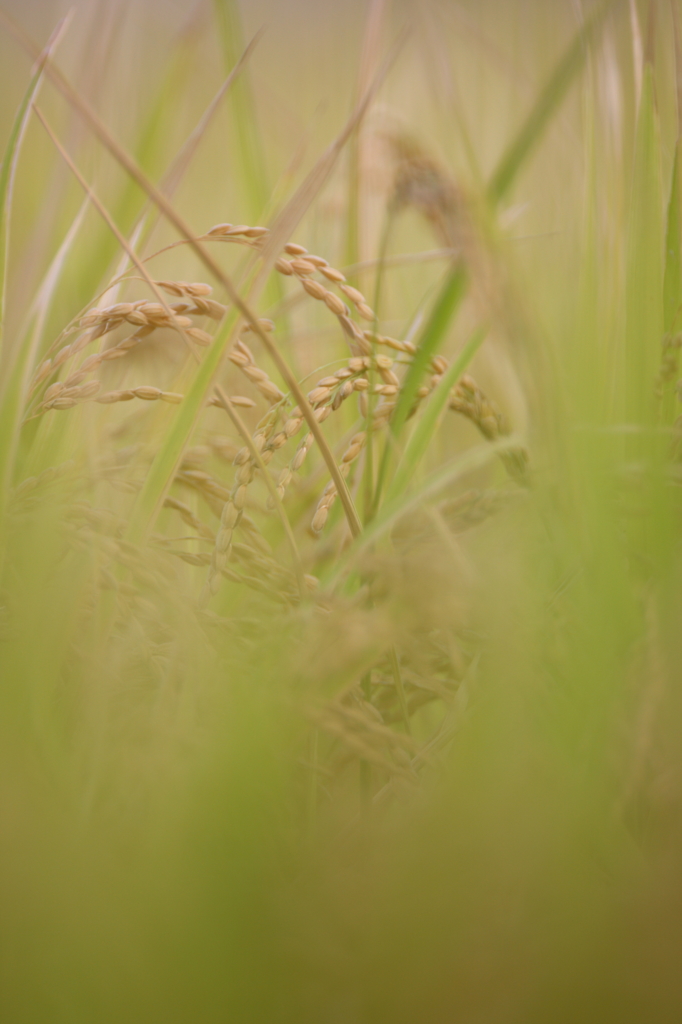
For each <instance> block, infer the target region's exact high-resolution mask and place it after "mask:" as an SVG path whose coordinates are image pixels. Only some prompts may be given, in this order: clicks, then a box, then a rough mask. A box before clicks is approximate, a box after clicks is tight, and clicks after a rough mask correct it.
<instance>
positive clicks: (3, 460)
mask: <svg viewBox="0 0 682 1024" xmlns="http://www.w3.org/2000/svg"><path fill="white" fill-rule="evenodd" d="M69 20H70V19H68V18H65V19H63V20H62V21H61V22H60V23H59V24H58V25H57V27H56V29H55V30H54V32H53V34H52V36H51V38H50V41H49V43H48V45H47V46H46V48H45V50H44V51H43V53H42V54H41V56H40V58H39V59H38V61H37V66H36V70H35V71H34V73H33V77H32V78H31V81H30V82H29V85H28V88H27V90H26V92H25V94H24V98H23V100H22V101H21V104H20V106H19V110H18V111H17V114H16V117H15V119H14V122H13V124H12V129H11V132H10V137H9V140H8V142H7V146H6V148H5V154H4V157H3V161H2V167H0V359H2V346H3V333H4V330H3V329H4V314H5V290H6V282H7V260H8V254H9V227H10V214H11V207H12V195H13V190H14V180H15V175H16V170H17V164H18V161H19V154H20V152H21V143H22V140H23V138H24V134H25V132H26V127H27V124H28V119H29V117H30V113H31V104H32V103H33V100H34V99H35V97H36V95H37V93H38V89H39V88H40V84H41V81H42V78H43V74H44V70H45V64H46V62H47V60H48V59H49V57H50V55H51V53H52V52H53V51H54V49H55V48H56V46H57V44H58V42H59V40H60V38H61V36H62V34H63V32H64V30H65V29H66V27H67V25H68V21H69ZM31 351H32V350H31V347H30V346H28V345H23V346H21V348H20V349H19V351H18V352H16V353H14V354H13V358H12V364H11V370H10V371H9V372H8V373H7V375H6V382H7V383H6V386H5V388H4V390H3V391H2V394H1V395H0V528H1V526H2V521H3V519H4V512H5V507H6V501H7V496H8V492H9V488H10V485H11V479H12V468H13V464H14V458H15V454H16V449H17V442H18V436H19V427H20V423H21V416H22V411H23V405H24V398H25V380H26V371H27V366H28V365H29V359H30V356H31Z"/></svg>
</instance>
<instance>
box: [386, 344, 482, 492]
mask: <svg viewBox="0 0 682 1024" xmlns="http://www.w3.org/2000/svg"><path fill="white" fill-rule="evenodd" d="M486 333H487V332H486V328H483V327H482V328H480V329H479V330H478V331H476V333H475V334H474V335H473V337H472V338H470V339H469V341H468V342H467V343H466V345H465V346H464V348H463V349H462V351H461V352H460V354H459V355H458V356H457V358H456V359H455V361H454V362H453V363H452V365H451V366H449V367H448V370H447V372H446V373H445V374H444V375H443V379H442V380H441V382H440V384H439V385H438V387H437V388H436V390H435V391H434V393H433V395H432V396H431V398H430V400H429V403H428V405H427V406H426V409H425V411H424V415H423V416H422V418H421V419H420V421H419V423H418V424H417V427H416V429H415V431H414V433H413V434H412V436H411V437H410V440H409V441H408V443H407V445H406V446H405V452H404V454H403V457H402V459H401V461H400V464H399V466H398V468H397V470H396V473H395V476H394V477H393V479H392V480H391V486H390V488H389V490H388V493H387V495H386V501H387V502H389V503H390V502H391V501H393V500H394V499H396V498H397V497H398V496H399V495H400V494H401V493H402V492H403V491H404V490H405V489H406V487H407V485H408V483H409V481H410V479H411V478H412V476H413V474H414V472H415V470H416V468H417V466H418V465H419V462H420V461H421V459H422V457H423V455H424V452H425V451H426V449H427V448H428V446H429V444H430V442H431V439H432V438H433V435H434V433H435V430H436V427H437V424H438V418H439V416H440V414H441V413H442V411H443V409H444V408H445V406H446V404H447V400H448V397H449V395H450V391H451V389H452V388H453V387H454V385H455V384H456V382H457V381H458V380H459V378H460V377H461V376H462V374H463V373H464V371H465V370H466V368H467V366H468V365H469V363H470V362H471V360H472V359H473V358H474V356H475V355H476V352H477V351H478V349H479V348H480V346H481V344H482V343H483V340H484V338H485V336H486Z"/></svg>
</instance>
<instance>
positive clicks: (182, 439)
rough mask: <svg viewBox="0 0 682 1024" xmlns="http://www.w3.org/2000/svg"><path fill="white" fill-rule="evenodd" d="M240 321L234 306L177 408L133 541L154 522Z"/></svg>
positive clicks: (137, 514) (148, 481)
mask: <svg viewBox="0 0 682 1024" xmlns="http://www.w3.org/2000/svg"><path fill="white" fill-rule="evenodd" d="M238 319H239V311H238V310H236V309H235V308H234V307H233V308H232V309H231V310H230V312H229V313H228V314H227V315H226V316H225V317H224V319H223V322H222V324H221V325H220V328H219V330H218V333H217V334H216V336H215V338H214V340H213V342H212V344H211V347H210V348H208V349H207V350H206V354H205V356H204V357H203V359H202V361H201V363H200V364H199V367H198V368H197V372H196V374H195V375H194V378H193V380H192V383H191V385H190V386H189V388H188V389H187V391H186V393H185V398H184V399H183V401H182V403H181V404H180V405H179V406H178V407H177V412H176V414H175V416H174V417H173V420H172V423H171V425H170V428H169V430H168V432H167V434H166V436H165V437H164V440H163V445H162V447H161V449H160V450H159V452H158V453H157V456H156V458H155V459H154V461H153V463H152V465H151V468H150V470H149V472H148V474H147V476H146V478H145V482H144V486H143V487H142V490H141V491H140V493H139V495H138V499H137V502H136V504H135V509H134V512H133V517H132V523H131V529H130V539H131V540H133V541H139V540H141V539H142V538H143V537H144V536H145V534H146V531H147V530H148V528H149V525H150V524H151V523H152V522H153V521H154V519H155V517H156V514H157V512H158V510H159V509H160V508H161V505H162V504H163V500H164V498H165V496H166V494H167V492H168V488H169V487H170V484H171V482H172V480H173V477H174V476H175V473H176V471H177V468H178V466H179V464H180V459H181V458H182V453H183V450H184V448H185V447H186V445H187V443H188V440H189V438H191V436H192V433H193V431H194V428H195V426H196V424H197V421H198V419H199V416H200V415H201V412H202V410H203V408H204V402H205V400H206V396H207V395H208V394H209V393H210V390H211V386H212V384H213V383H214V381H215V379H216V376H217V374H218V371H219V370H220V367H221V365H222V361H223V356H224V354H225V352H226V351H227V348H228V342H229V341H230V340H231V338H232V333H233V330H234V327H235V325H236V324H237V321H238Z"/></svg>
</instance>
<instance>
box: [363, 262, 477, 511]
mask: <svg viewBox="0 0 682 1024" xmlns="http://www.w3.org/2000/svg"><path fill="white" fill-rule="evenodd" d="M466 285H467V273H466V269H465V268H464V267H463V266H462V265H461V264H458V265H457V266H455V267H453V269H452V270H451V271H450V272H449V274H448V276H447V278H446V280H445V283H444V284H443V287H442V288H441V290H440V293H439V295H438V298H437V299H436V303H435V305H434V307H433V310H432V311H431V316H430V317H429V319H428V320H427V322H426V325H425V327H424V330H423V331H422V334H421V337H420V340H419V345H418V347H417V354H416V355H415V357H414V359H413V360H412V363H411V365H410V368H409V370H408V371H407V375H406V377H405V381H404V383H403V386H402V388H401V390H400V397H399V399H398V403H397V405H396V408H395V412H394V414H393V417H392V420H391V433H390V435H389V437H388V439H387V442H386V447H385V448H384V453H383V456H382V459H381V466H380V468H379V477H378V480H377V487H376V492H375V498H374V508H375V510H376V508H378V505H379V501H380V498H381V492H382V489H383V486H384V484H385V481H386V476H387V474H388V471H389V467H390V462H391V453H392V450H393V448H394V446H395V442H397V441H398V440H399V438H400V435H401V433H402V431H403V428H404V426H405V424H406V422H407V419H408V417H409V414H410V410H411V409H412V406H413V405H414V401H415V398H416V397H417V391H418V390H419V387H420V385H421V381H422V379H423V377H424V374H425V373H426V370H427V368H428V365H429V362H430V360H431V359H432V358H433V356H435V355H436V353H437V351H438V348H439V346H440V344H441V342H442V341H443V338H444V337H445V334H446V331H447V329H448V327H449V326H450V323H451V321H452V318H453V316H454V315H455V313H456V311H457V309H458V307H459V305H460V303H461V302H462V299H463V298H464V295H465V292H466Z"/></svg>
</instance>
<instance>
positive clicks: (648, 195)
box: [625, 64, 665, 423]
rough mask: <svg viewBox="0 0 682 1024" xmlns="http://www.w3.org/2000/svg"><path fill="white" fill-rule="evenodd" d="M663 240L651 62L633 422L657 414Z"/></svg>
mask: <svg viewBox="0 0 682 1024" xmlns="http://www.w3.org/2000/svg"><path fill="white" fill-rule="evenodd" d="M664 242H665V228H664V220H663V196H662V182H661V142H660V129H659V123H658V114H657V111H656V101H655V95H654V73H653V68H652V66H651V64H647V65H646V66H645V68H644V75H643V80H642V96H641V99H640V104H639V112H638V116H637V128H636V135H635V155H634V168H633V177H632V187H631V198H630V218H629V225H628V252H627V287H626V304H625V316H626V332H625V359H626V366H625V382H626V383H625V416H626V421H627V422H629V423H643V422H648V421H650V419H651V415H652V413H653V401H652V395H653V388H654V380H655V377H656V373H657V370H658V364H659V361H660V346H661V339H662V336H663V247H664Z"/></svg>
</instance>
